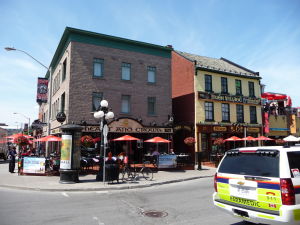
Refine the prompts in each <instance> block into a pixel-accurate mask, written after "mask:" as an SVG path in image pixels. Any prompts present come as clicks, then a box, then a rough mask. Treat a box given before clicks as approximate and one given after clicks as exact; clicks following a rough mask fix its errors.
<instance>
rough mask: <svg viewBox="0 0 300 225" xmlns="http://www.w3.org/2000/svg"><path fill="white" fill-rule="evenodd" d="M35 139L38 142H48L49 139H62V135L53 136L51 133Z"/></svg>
mask: <svg viewBox="0 0 300 225" xmlns="http://www.w3.org/2000/svg"><path fill="white" fill-rule="evenodd" d="M34 141H35V142H37V141H40V142H47V141H61V138H60V137H56V136H53V135H49V136H46V137H42V138H39V139H36V140H34Z"/></svg>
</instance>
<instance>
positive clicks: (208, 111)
mask: <svg viewBox="0 0 300 225" xmlns="http://www.w3.org/2000/svg"><path fill="white" fill-rule="evenodd" d="M205 120H206V121H214V103H213V102H205Z"/></svg>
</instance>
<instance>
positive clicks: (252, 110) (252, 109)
mask: <svg viewBox="0 0 300 225" xmlns="http://www.w3.org/2000/svg"><path fill="white" fill-rule="evenodd" d="M250 123H257V116H256V106H250Z"/></svg>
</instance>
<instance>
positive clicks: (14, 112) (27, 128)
mask: <svg viewBox="0 0 300 225" xmlns="http://www.w3.org/2000/svg"><path fill="white" fill-rule="evenodd" d="M14 114H19V115H21V116H23V117H24V118H26V119H28V127H27V135H29V127H30V117H27V116H25V115H24V114H22V113H17V112H14Z"/></svg>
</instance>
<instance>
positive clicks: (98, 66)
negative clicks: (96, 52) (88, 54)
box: [93, 59, 104, 77]
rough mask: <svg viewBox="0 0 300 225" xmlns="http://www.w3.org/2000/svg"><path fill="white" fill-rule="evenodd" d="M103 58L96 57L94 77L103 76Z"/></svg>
mask: <svg viewBox="0 0 300 225" xmlns="http://www.w3.org/2000/svg"><path fill="white" fill-rule="evenodd" d="M103 64H104V60H103V59H94V72H93V76H94V77H103Z"/></svg>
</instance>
